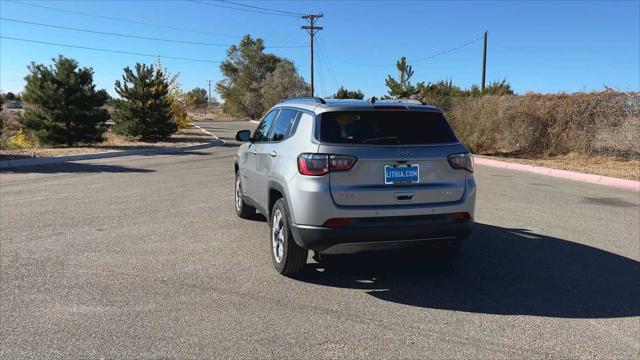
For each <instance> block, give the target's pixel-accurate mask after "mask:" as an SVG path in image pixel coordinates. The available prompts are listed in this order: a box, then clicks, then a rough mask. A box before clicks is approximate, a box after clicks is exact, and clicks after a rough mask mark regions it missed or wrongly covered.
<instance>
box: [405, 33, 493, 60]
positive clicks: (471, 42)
mask: <svg viewBox="0 0 640 360" xmlns="http://www.w3.org/2000/svg"><path fill="white" fill-rule="evenodd" d="M483 36H484V35H483ZM483 36H480V37H477V38H475V39H473V40H469V41H467V42H466V43H464V44H462V45H458V46H456V47H454V48H451V49H449V50H445V51H441V52H439V53H436V54H433V55H429V56H427V57H423V58H419V59H416V60H412V61H411V63H412V64H413V63H417V62H419V61H424V60H429V59H433V58H434V57H437V56H440V55H444V54H448V53H450V52H454V51H456V50H458V49H462V48H463V47H465V46H468V45H471V44H473V43H475V42H477V41H479V40H480V39H482V38H483Z"/></svg>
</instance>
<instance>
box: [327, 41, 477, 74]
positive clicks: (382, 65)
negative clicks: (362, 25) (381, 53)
mask: <svg viewBox="0 0 640 360" xmlns="http://www.w3.org/2000/svg"><path fill="white" fill-rule="evenodd" d="M482 38H483V36H479V37H477V38H475V39H473V40H469V41H467V42H465V43H463V44H461V45H458V46H456V47H453V48H450V49H447V50H444V51H440V52H438V53H435V54H432V55H429V56H425V57H422V58H418V59H416V60H407V62H410V63H412V64H413V63H416V62H420V61H425V60H429V59H433V58H435V57H438V56H441V55H444V54H448V53H450V52H453V51H456V50H459V49H461V48H463V47H466V46H469V45H471V44H473V43H475V42H478V41H479V40H480V39H482ZM336 60H338V61H340V62H342V63H345V64H348V65H353V66H362V67H391V66H396V64H395V63H393V64H357V63H353V62H350V61H346V60H342V59H336Z"/></svg>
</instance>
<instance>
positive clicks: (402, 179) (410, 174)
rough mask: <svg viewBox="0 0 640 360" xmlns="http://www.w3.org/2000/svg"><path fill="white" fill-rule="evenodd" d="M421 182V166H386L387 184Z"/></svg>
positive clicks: (385, 180) (385, 177)
mask: <svg viewBox="0 0 640 360" xmlns="http://www.w3.org/2000/svg"><path fill="white" fill-rule="evenodd" d="M419 181H420V166H419V165H418V164H411V165H404V164H402V165H385V166H384V183H385V184H404V183H417V182H419Z"/></svg>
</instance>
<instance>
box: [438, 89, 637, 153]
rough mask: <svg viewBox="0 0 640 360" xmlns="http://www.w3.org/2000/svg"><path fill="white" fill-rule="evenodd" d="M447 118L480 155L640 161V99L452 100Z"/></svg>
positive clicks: (604, 95) (596, 95)
mask: <svg viewBox="0 0 640 360" xmlns="http://www.w3.org/2000/svg"><path fill="white" fill-rule="evenodd" d="M445 112H446V115H447V117H448V119H449V121H450V122H451V124H452V126H453V128H454V129H455V131H456V133H457V134H458V136H459V137H460V138H461V140H462V141H463V142H464V143H465V144H467V146H469V147H470V148H471V150H472V151H473V152H475V153H479V154H495V153H500V154H509V155H511V156H514V157H524V158H532V157H540V156H545V157H553V156H558V155H566V154H571V153H574V154H579V155H585V156H608V157H612V158H615V159H622V160H633V159H640V94H638V93H620V92H616V91H602V92H593V93H578V94H553V95H541V94H527V95H521V96H518V95H511V96H484V97H480V98H457V99H453V100H452V101H451V102H450V104H449V106H448V108H447V109H445Z"/></svg>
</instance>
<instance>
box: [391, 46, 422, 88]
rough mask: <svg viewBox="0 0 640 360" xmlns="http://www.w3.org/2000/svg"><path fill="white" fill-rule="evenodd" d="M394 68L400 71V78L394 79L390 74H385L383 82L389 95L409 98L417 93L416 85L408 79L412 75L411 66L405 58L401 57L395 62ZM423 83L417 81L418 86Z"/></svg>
mask: <svg viewBox="0 0 640 360" xmlns="http://www.w3.org/2000/svg"><path fill="white" fill-rule="evenodd" d="M396 68H397V69H398V72H399V73H400V79H399V80H396V79H394V78H393V77H392V76H391V75H389V76H387V79H386V80H385V83H386V85H387V87H388V88H389V95H390V96H392V97H395V98H410V97H412V96H413V95H415V94H416V93H417V90H416V87H415V86H413V85H411V83H410V82H409V79H410V78H411V77H412V76H413V68H412V67H411V65H409V64H407V58H406V57H404V56H403V57H401V58H400V60H398V61H397V62H396ZM422 85H424V84H423V83H419V84H418V87H420V86H422Z"/></svg>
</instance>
